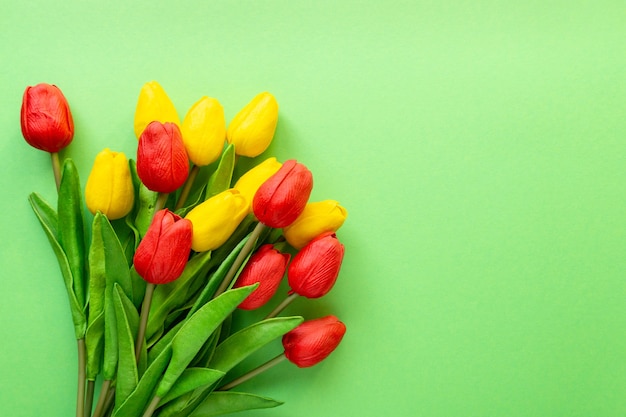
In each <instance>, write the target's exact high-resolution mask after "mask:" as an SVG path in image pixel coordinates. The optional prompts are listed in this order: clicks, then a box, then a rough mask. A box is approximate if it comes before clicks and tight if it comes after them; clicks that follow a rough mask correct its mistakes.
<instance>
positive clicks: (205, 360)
mask: <svg viewBox="0 0 626 417" xmlns="http://www.w3.org/2000/svg"><path fill="white" fill-rule="evenodd" d="M229 317H232V314H231V315H230V316H229ZM225 321H226V320H224V322H225ZM224 322H222V324H220V325H219V326H218V327H217V329H215V331H214V332H213V333H212V334H211V336H210V337H209V340H207V341H206V343H205V344H204V346H202V349H200V351H199V352H198V354H197V355H196V357H195V358H194V359H193V361H192V362H191V366H199V367H203V368H206V367H208V366H209V362H210V361H211V358H212V357H213V352H215V347H216V346H217V343H218V342H219V340H220V335H221V333H222V328H223V327H224Z"/></svg>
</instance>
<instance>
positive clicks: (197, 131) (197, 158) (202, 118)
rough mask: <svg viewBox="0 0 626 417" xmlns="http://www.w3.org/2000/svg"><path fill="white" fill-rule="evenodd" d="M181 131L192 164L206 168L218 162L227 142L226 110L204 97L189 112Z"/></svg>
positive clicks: (213, 100)
mask: <svg viewBox="0 0 626 417" xmlns="http://www.w3.org/2000/svg"><path fill="white" fill-rule="evenodd" d="M181 131H182V134H183V142H184V143H185V149H187V155H189V159H191V162H193V163H194V164H196V165H198V166H205V165H209V164H210V163H211V162H214V161H216V160H217V158H219V156H220V155H221V153H222V150H223V149H224V141H225V140H226V122H225V121H224V109H223V108H222V105H221V104H220V102H219V101H217V100H216V99H214V98H210V97H202V98H201V99H200V100H198V101H197V102H196V103H195V104H194V105H193V106H192V107H191V109H189V111H188V112H187V115H186V116H185V120H183V125H182V127H181Z"/></svg>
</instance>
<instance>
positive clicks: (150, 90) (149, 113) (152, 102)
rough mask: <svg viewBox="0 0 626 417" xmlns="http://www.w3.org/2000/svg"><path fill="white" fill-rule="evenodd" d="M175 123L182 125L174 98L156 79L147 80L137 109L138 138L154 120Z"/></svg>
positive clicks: (140, 93)
mask: <svg viewBox="0 0 626 417" xmlns="http://www.w3.org/2000/svg"><path fill="white" fill-rule="evenodd" d="M155 120H156V121H159V122H161V123H174V124H176V125H177V126H180V119H179V118H178V113H176V108H175V107H174V104H173V103H172V100H170V98H169V97H168V95H167V93H166V92H165V90H164V89H163V87H161V85H160V84H159V83H158V82H156V81H150V82H147V83H145V84H144V85H143V87H141V91H140V92H139V99H138V100H137V109H136V110H135V135H137V139H139V137H140V136H141V134H142V133H143V131H144V129H145V128H146V127H147V126H148V125H149V124H150V123H152V122H154V121H155Z"/></svg>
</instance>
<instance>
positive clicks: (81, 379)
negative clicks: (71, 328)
mask: <svg viewBox="0 0 626 417" xmlns="http://www.w3.org/2000/svg"><path fill="white" fill-rule="evenodd" d="M77 342H78V344H77V345H78V392H77V394H76V417H85V416H84V414H85V381H86V379H87V378H86V376H85V339H78V340H77Z"/></svg>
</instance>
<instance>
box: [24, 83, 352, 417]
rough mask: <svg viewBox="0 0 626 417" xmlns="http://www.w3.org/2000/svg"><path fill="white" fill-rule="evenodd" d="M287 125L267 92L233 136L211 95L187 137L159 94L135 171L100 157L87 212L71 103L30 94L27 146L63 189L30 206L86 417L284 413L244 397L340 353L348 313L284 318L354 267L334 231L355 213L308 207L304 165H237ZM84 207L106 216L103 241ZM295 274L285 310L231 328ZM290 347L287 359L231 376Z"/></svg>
mask: <svg viewBox="0 0 626 417" xmlns="http://www.w3.org/2000/svg"><path fill="white" fill-rule="evenodd" d="M277 116H278V105H277V103H276V100H275V99H274V97H273V96H272V95H271V94H269V93H262V94H259V95H258V96H256V97H255V98H254V99H253V100H252V101H251V102H250V103H248V105H246V106H245V107H244V108H243V109H242V110H241V111H240V112H239V113H238V114H237V115H236V116H235V117H234V118H233V120H232V121H231V123H230V125H229V126H228V128H226V124H225V121H224V112H223V109H222V108H221V105H220V104H219V102H218V101H217V100H215V99H212V98H208V97H203V98H202V99H200V100H199V101H198V102H197V103H195V104H194V105H193V106H192V107H191V109H190V110H189V112H188V113H187V116H186V117H185V120H184V121H183V122H182V124H181V123H180V120H179V119H178V116H177V112H176V110H175V108H174V106H173V104H172V102H171V101H170V100H169V97H168V96H167V94H166V93H165V91H164V90H163V89H162V87H161V86H160V85H159V84H158V83H156V82H150V83H147V84H146V85H144V86H143V88H142V90H141V92H140V96H139V100H138V104H137V111H136V114H135V134H136V136H137V138H138V140H139V142H138V148H137V158H136V162H135V161H133V160H132V159H131V160H127V159H126V157H125V156H124V154H123V153H120V152H113V151H110V150H109V149H105V150H103V151H102V152H101V153H100V154H99V155H98V156H97V158H96V160H95V162H94V165H93V168H92V171H91V173H90V176H89V178H88V180H87V183H86V187H85V188H84V194H85V197H84V200H83V197H82V190H83V188H82V186H81V183H80V181H79V178H78V174H77V170H76V167H75V166H74V162H73V161H72V160H71V159H70V158H65V159H64V160H63V161H62V162H61V158H60V156H59V152H60V151H61V150H63V149H64V148H65V147H67V146H68V145H69V144H70V143H71V142H72V139H73V136H74V125H73V121H72V114H71V112H70V107H69V105H68V102H67V100H66V98H65V97H64V95H63V93H62V92H61V90H60V89H58V88H57V87H56V86H53V85H49V84H39V85H36V86H34V87H28V88H27V89H26V91H25V93H24V97H23V102H22V109H21V127H22V133H23V136H24V138H25V139H26V142H28V144H30V145H31V146H33V147H35V148H37V149H40V150H43V151H45V152H48V153H50V155H51V161H52V168H53V173H54V177H55V181H56V186H57V191H58V203H57V206H56V208H55V207H52V206H51V205H49V204H48V203H47V202H46V201H45V200H44V199H43V198H42V197H41V196H40V195H39V194H36V193H33V194H31V196H30V203H31V205H32V207H33V210H34V212H35V214H36V215H37V218H38V219H39V221H40V222H41V225H42V226H43V229H44V231H45V232H46V234H47V237H48V238H49V239H50V242H51V244H52V247H53V249H54V252H55V255H56V256H57V258H58V260H59V265H60V268H61V272H62V275H63V278H64V282H65V286H66V289H67V292H68V297H69V301H70V309H71V313H72V319H73V323H74V329H75V333H76V339H77V341H78V344H77V346H78V361H79V364H78V374H79V382H78V395H77V406H76V416H77V417H90V416H94V417H103V416H118V417H134V416H141V415H143V416H144V417H149V416H152V415H155V416H163V417H166V416H179V417H184V416H201V415H221V414H227V413H231V412H235V411H241V410H246V409H252V408H267V407H274V406H277V405H280V404H281V403H280V402H278V401H275V400H272V399H269V398H265V397H261V396H258V395H255V394H250V393H244V392H237V391H233V390H232V388H234V387H235V386H238V385H239V384H241V383H242V382H245V381H246V380H248V379H250V378H252V377H254V376H256V375H258V374H259V373H260V372H262V371H265V370H266V369H268V368H270V367H271V366H273V365H275V364H277V363H279V362H281V361H282V360H284V359H287V360H289V361H291V362H292V363H294V364H296V365H297V366H299V367H309V366H313V365H315V364H317V363H319V362H320V361H322V360H323V359H325V358H326V357H327V356H328V355H329V354H330V353H331V352H332V351H333V350H335V348H336V347H337V346H338V344H339V343H340V341H341V339H342V338H343V336H344V333H345V331H346V327H345V325H344V324H343V323H342V322H341V321H339V320H338V319H337V318H336V317H335V316H332V315H329V316H326V317H322V318H318V319H313V320H308V321H304V319H303V318H302V317H299V316H292V317H279V315H280V313H281V312H282V311H283V310H284V309H285V308H286V307H287V306H288V305H289V303H290V302H291V301H293V300H294V299H295V298H297V297H299V296H302V297H306V298H319V297H322V296H324V295H325V294H327V293H328V292H329V291H330V290H331V289H332V287H333V285H334V284H335V281H336V280H337V277H338V275H339V270H340V267H341V263H342V260H343V256H344V246H343V244H341V243H340V241H339V240H338V238H337V234H336V231H337V229H338V228H339V227H340V226H341V225H342V223H343V221H344V220H345V218H346V216H347V213H346V211H345V209H343V208H342V207H341V206H340V205H339V204H338V203H337V202H336V201H333V200H326V201H321V202H309V197H310V194H311V191H312V188H313V176H312V174H311V172H310V171H309V170H308V169H307V167H306V166H305V165H303V164H302V163H299V162H297V161H295V160H288V161H285V162H284V163H282V164H281V163H279V162H277V161H276V159H275V158H268V159H266V160H264V161H262V162H261V163H258V164H256V166H254V168H252V169H251V170H249V171H248V172H246V173H245V174H243V175H241V176H240V178H239V179H238V180H237V181H234V180H235V179H234V178H233V176H234V172H235V171H234V167H235V164H236V162H237V160H238V158H240V157H245V158H254V157H256V156H258V155H260V154H261V153H263V152H264V151H265V150H266V149H267V147H268V146H269V144H270V142H271V140H272V138H273V136H274V131H275V128H276V123H277ZM233 183H234V184H233ZM84 205H86V207H87V209H88V210H89V211H90V212H91V213H92V214H93V216H92V217H91V221H92V223H93V225H92V227H91V236H89V235H88V232H87V230H88V228H86V227H85V223H86V221H88V220H87V217H86V213H85V210H84ZM285 275H286V276H287V280H288V285H289V287H290V290H289V292H288V294H285V297H284V298H283V300H282V301H280V302H278V303H276V305H275V307H274V308H273V309H272V310H271V312H270V313H269V314H266V315H265V317H264V318H262V319H261V320H260V321H258V322H255V323H254V324H253V325H251V326H248V327H245V328H243V329H237V330H236V329H234V328H232V327H235V326H234V325H231V323H233V321H232V314H233V311H234V310H235V309H237V308H238V309H240V310H242V311H246V310H256V309H259V308H261V307H263V306H265V305H266V304H268V303H271V302H272V300H273V299H274V296H275V295H276V293H277V292H278V289H279V287H280V285H281V282H282V280H283V277H284V276H285ZM269 310H270V309H268V311H269ZM240 314H243V312H242V313H240ZM280 337H282V345H283V351H282V352H281V353H280V354H279V355H278V356H276V357H274V358H272V359H271V360H269V361H268V362H266V363H264V364H262V365H260V366H259V367H257V368H254V369H252V370H250V371H248V372H245V373H244V374H240V375H235V374H234V373H233V372H232V371H233V368H234V367H235V366H236V365H237V364H239V363H240V362H242V361H243V360H244V359H245V358H247V357H248V356H250V355H251V354H252V353H253V352H255V351H257V350H258V349H259V348H261V347H262V346H264V345H266V344H267V343H270V342H271V341H272V340H274V339H277V338H280ZM96 380H98V381H102V386H101V389H100V397H99V399H98V400H97V401H95V399H94V392H95V383H96ZM209 413H210V414H209Z"/></svg>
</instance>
